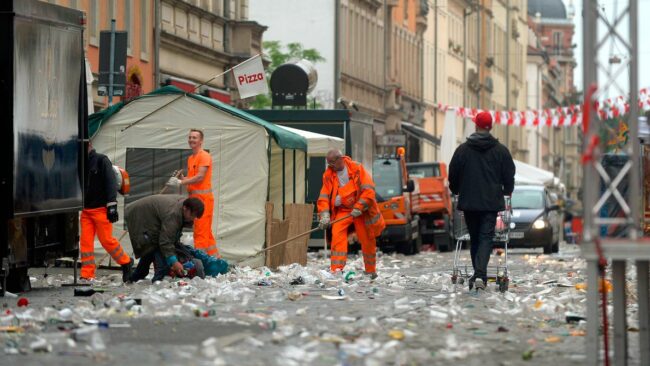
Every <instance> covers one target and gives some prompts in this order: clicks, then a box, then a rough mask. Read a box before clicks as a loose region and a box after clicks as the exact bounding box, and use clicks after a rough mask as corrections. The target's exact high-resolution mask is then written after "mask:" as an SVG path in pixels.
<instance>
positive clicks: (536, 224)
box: [509, 185, 561, 254]
mask: <svg viewBox="0 0 650 366" xmlns="http://www.w3.org/2000/svg"><path fill="white" fill-rule="evenodd" d="M559 209H560V207H559V206H558V205H557V204H556V203H555V202H554V201H553V200H552V197H551V193H550V192H549V191H548V190H547V189H546V188H545V187H544V186H536V185H530V186H529V185H521V186H515V190H514V192H512V221H511V222H512V224H511V230H510V242H509V247H510V248H539V247H542V248H544V253H545V254H550V253H557V252H558V250H559V242H560V230H561V222H560V219H561V218H560V214H559V212H558V211H559ZM513 224H514V227H513V226H512V225H513Z"/></svg>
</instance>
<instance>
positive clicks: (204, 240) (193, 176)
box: [168, 129, 221, 258]
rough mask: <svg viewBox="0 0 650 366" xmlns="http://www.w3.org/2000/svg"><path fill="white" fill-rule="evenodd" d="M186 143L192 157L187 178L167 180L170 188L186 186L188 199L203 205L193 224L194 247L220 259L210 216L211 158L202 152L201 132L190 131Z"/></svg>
mask: <svg viewBox="0 0 650 366" xmlns="http://www.w3.org/2000/svg"><path fill="white" fill-rule="evenodd" d="M187 143H188V145H189V146H190V149H192V155H190V157H189V158H188V159H187V177H182V176H181V178H180V179H179V178H175V177H172V178H171V179H170V180H169V183H168V184H169V185H171V186H179V185H182V186H186V187H187V191H188V193H189V194H190V197H197V198H199V199H200V200H201V201H202V202H203V204H204V205H205V211H204V213H203V216H202V217H201V218H200V219H197V220H196V222H195V223H194V247H195V248H196V249H201V250H203V251H204V252H206V253H208V254H209V255H211V256H214V257H217V258H220V257H221V256H220V255H219V250H218V249H217V240H216V239H215V238H214V235H213V234H212V216H213V211H214V195H213V193H212V157H211V156H210V153H208V152H207V151H205V150H203V131H201V130H197V129H191V130H190V133H189V135H188V137H187Z"/></svg>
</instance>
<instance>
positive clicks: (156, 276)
mask: <svg viewBox="0 0 650 366" xmlns="http://www.w3.org/2000/svg"><path fill="white" fill-rule="evenodd" d="M151 263H153V271H154V272H153V279H152V280H151V282H156V281H161V280H162V279H163V278H164V277H165V276H167V275H168V274H169V271H170V269H171V268H170V267H169V266H168V265H167V261H166V260H165V257H164V256H163V255H162V253H161V252H160V250H159V249H156V250H154V251H153V252H151V253H149V254H147V255H144V256H142V258H140V261H139V262H138V266H137V267H136V268H135V270H134V271H133V273H132V274H131V282H138V281H140V280H142V279H144V278H145V277H147V276H148V275H149V268H150V267H151Z"/></svg>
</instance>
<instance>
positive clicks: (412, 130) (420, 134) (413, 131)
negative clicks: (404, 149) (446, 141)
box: [400, 121, 440, 145]
mask: <svg viewBox="0 0 650 366" xmlns="http://www.w3.org/2000/svg"><path fill="white" fill-rule="evenodd" d="M400 125H401V126H402V130H403V131H404V132H406V133H407V134H409V135H413V136H414V137H416V138H418V139H421V140H424V141H427V142H430V143H432V144H434V145H440V139H439V138H437V137H435V136H433V135H432V134H430V133H428V132H427V131H426V130H425V129H424V128H422V127H420V126H416V125H414V124H412V123H409V122H403V121H402V122H401V123H400Z"/></svg>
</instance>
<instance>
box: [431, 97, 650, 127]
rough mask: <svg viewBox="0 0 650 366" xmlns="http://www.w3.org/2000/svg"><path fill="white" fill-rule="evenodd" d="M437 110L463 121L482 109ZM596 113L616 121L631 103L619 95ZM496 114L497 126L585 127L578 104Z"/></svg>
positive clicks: (645, 104) (642, 104)
mask: <svg viewBox="0 0 650 366" xmlns="http://www.w3.org/2000/svg"><path fill="white" fill-rule="evenodd" d="M638 98H639V99H638V103H639V108H640V109H642V110H643V111H648V110H650V88H643V89H641V90H640V91H639V96H638ZM437 109H438V110H440V111H443V112H446V111H447V110H455V111H456V115H457V116H459V117H462V118H474V116H476V114H477V113H480V112H483V110H481V109H476V108H467V107H452V106H449V105H444V104H442V103H438V105H437ZM595 110H596V111H597V115H598V117H599V118H600V119H608V118H616V117H619V116H622V115H625V114H626V113H628V112H629V111H630V104H629V102H628V101H627V99H626V98H624V97H623V96H619V97H616V98H608V99H607V100H604V101H602V102H598V101H596V102H595ZM486 112H489V113H490V114H491V115H492V120H493V121H494V124H497V125H503V126H505V125H508V126H521V127H537V126H553V127H563V126H567V127H570V126H576V125H580V124H582V106H581V105H580V104H575V105H571V106H567V107H557V108H548V109H542V110H526V111H498V110H497V111H494V110H489V111H486Z"/></svg>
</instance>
